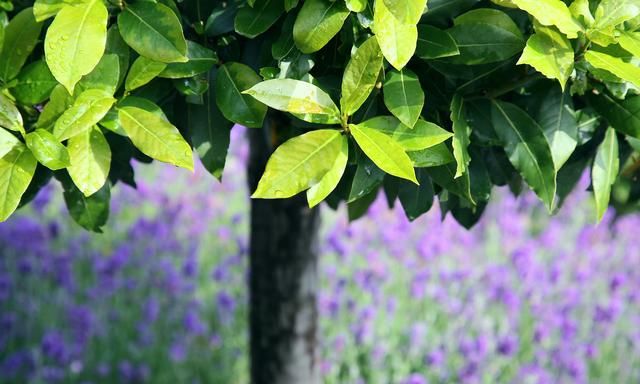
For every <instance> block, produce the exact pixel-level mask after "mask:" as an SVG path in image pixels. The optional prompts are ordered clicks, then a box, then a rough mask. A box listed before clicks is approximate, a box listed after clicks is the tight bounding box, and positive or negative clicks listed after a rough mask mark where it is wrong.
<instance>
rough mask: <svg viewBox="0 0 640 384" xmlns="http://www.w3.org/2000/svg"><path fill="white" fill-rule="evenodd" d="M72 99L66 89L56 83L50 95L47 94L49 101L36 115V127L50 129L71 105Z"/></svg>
mask: <svg viewBox="0 0 640 384" xmlns="http://www.w3.org/2000/svg"><path fill="white" fill-rule="evenodd" d="M72 103H73V99H72V97H71V95H69V92H67V89H66V88H65V87H64V86H62V85H61V84H58V85H57V86H56V87H55V88H54V89H53V91H52V92H51V95H50V96H49V102H48V103H47V104H46V105H45V106H44V109H43V110H42V112H41V113H40V116H38V121H37V122H36V127H37V128H43V129H46V130H49V131H51V130H52V128H53V125H54V124H55V123H56V120H58V118H59V117H60V116H61V115H62V114H63V113H64V112H65V111H66V110H67V109H68V108H69V107H70V106H71V104H72Z"/></svg>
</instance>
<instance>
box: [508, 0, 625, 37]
mask: <svg viewBox="0 0 640 384" xmlns="http://www.w3.org/2000/svg"><path fill="white" fill-rule="evenodd" d="M616 1H617V0H616ZM511 2H512V3H513V4H515V5H516V6H518V8H520V9H522V10H523V11H526V12H528V13H529V14H531V15H532V16H533V17H535V18H536V20H538V22H539V23H540V24H542V25H546V26H555V27H557V28H558V29H559V30H560V32H562V33H564V34H565V35H567V37H568V38H570V39H575V38H577V37H578V32H581V31H582V27H581V26H580V24H578V23H577V22H576V20H575V19H574V18H573V16H572V15H571V11H569V7H567V5H566V4H565V3H563V2H562V1H561V0H511Z"/></svg>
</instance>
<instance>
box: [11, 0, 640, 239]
mask: <svg viewBox="0 0 640 384" xmlns="http://www.w3.org/2000/svg"><path fill="white" fill-rule="evenodd" d="M639 113H640V0H573V1H562V0H492V1H489V0H428V1H427V0H334V1H332V0H306V1H298V0H224V1H217V0H216V1H214V0H183V1H181V2H175V1H174V0H132V1H128V2H125V1H122V0H109V1H104V0H36V1H34V2H28V1H27V2H19V3H17V4H16V5H15V6H11V7H8V8H7V7H5V9H4V10H3V11H0V221H4V220H6V219H7V218H8V217H9V216H10V215H11V214H12V212H13V211H14V210H15V209H16V208H17V207H19V206H20V205H23V204H26V203H28V201H29V200H30V199H31V198H33V196H35V194H36V193H37V191H38V189H39V188H41V187H42V186H44V185H46V184H47V183H48V182H49V180H50V179H51V178H55V179H57V180H59V181H60V182H61V183H62V185H63V187H64V191H65V200H66V201H67V204H68V207H69V211H70V213H71V215H72V216H73V217H74V218H75V219H76V221H77V222H78V223H80V224H81V225H82V226H83V227H85V228H87V229H90V230H95V231H99V230H100V227H101V226H102V225H104V223H105V221H106V219H107V217H108V211H109V197H110V193H109V189H110V188H111V186H112V185H114V184H115V183H117V182H124V183H127V184H130V185H132V186H135V179H134V170H133V167H132V165H131V163H132V161H140V162H148V161H151V160H157V161H162V162H166V163H170V164H173V165H175V166H179V167H183V168H186V169H189V170H192V169H193V167H194V163H193V157H194V156H193V153H194V152H195V153H196V154H197V155H198V157H199V158H200V160H201V162H202V163H203V165H204V166H205V167H206V168H207V169H208V170H209V171H210V172H211V174H213V175H214V176H215V177H217V178H221V177H222V174H223V170H224V164H225V158H226V153H227V149H228V146H229V141H230V131H231V129H232V126H233V125H234V124H241V125H244V126H247V127H249V128H251V129H264V130H267V129H268V130H272V131H270V132H265V137H270V138H273V144H274V146H275V147H276V149H275V151H274V153H273V155H272V156H271V158H270V160H269V162H268V164H267V167H266V170H265V172H264V175H263V176H262V179H261V180H260V183H259V185H258V187H257V189H256V191H255V192H254V193H253V197H254V198H287V197H291V196H294V195H296V194H298V193H301V192H305V193H306V195H307V199H308V201H309V205H310V206H315V205H317V204H319V203H320V202H322V201H326V202H327V203H328V204H329V205H330V206H331V207H334V208H335V207H338V206H339V205H340V204H341V203H343V202H344V203H346V204H347V205H348V208H349V209H348V212H349V217H350V218H351V219H356V218H358V217H360V216H362V215H364V214H365V213H366V211H367V208H368V206H369V205H370V204H371V203H372V202H373V200H374V199H375V197H376V196H377V195H378V193H379V191H380V190H383V191H384V193H385V194H386V197H387V199H388V201H389V204H390V205H393V204H395V202H396V201H399V202H400V204H402V207H403V208H404V210H405V212H406V213H407V216H408V217H409V218H410V219H411V220H413V219H415V218H417V217H418V216H420V215H421V214H423V213H425V212H427V211H428V210H429V209H430V208H431V206H432V204H433V201H434V197H435V196H438V197H439V199H438V201H439V203H440V205H441V208H442V209H443V212H445V213H447V212H450V213H451V214H452V215H453V216H454V217H455V218H456V219H457V220H458V221H459V222H461V223H462V224H463V225H465V226H471V225H473V224H474V223H475V222H477V220H478V219H479V218H480V216H481V214H482V211H483V209H484V207H485V206H486V204H487V202H488V201H489V200H490V197H491V190H492V188H493V186H509V187H510V188H511V190H512V191H513V192H514V193H515V194H518V193H520V192H521V191H522V190H523V187H524V186H528V187H529V188H531V189H532V190H533V191H534V192H535V193H536V195H537V196H538V197H539V198H540V200H541V201H542V202H543V203H544V205H545V206H546V207H547V209H548V210H549V211H550V212H554V211H555V210H557V209H558V208H559V207H560V206H561V205H562V202H563V201H564V199H565V198H566V196H567V195H568V194H569V193H570V192H571V190H572V189H573V188H574V187H575V185H576V184H577V182H578V180H579V178H580V177H581V176H582V174H583V173H584V172H585V170H587V169H590V173H591V178H592V189H593V194H594V199H595V202H596V214H597V217H598V218H601V217H602V216H603V214H604V212H605V210H606V209H607V207H608V206H609V205H610V204H611V203H613V204H614V205H615V206H616V207H617V208H618V210H619V212H630V211H633V210H635V208H636V207H637V206H638V201H639V199H640V188H639V187H638V186H637V185H638V183H636V176H637V173H638V170H640V166H639V165H638V164H640V160H639V157H638V152H639V151H640V141H639V140H640V115H639ZM275 114H280V115H281V116H280V117H282V116H284V117H285V118H286V119H285V120H286V121H287V122H288V124H286V125H285V126H282V125H273V124H265V120H266V119H271V118H273V117H274V115H275ZM274 127H275V128H274Z"/></svg>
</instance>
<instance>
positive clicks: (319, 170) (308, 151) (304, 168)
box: [252, 129, 344, 199]
mask: <svg viewBox="0 0 640 384" xmlns="http://www.w3.org/2000/svg"><path fill="white" fill-rule="evenodd" d="M343 143H344V138H343V136H342V134H341V133H340V132H339V131H337V130H330V129H321V130H317V131H311V132H308V133H305V134H303V135H300V136H297V137H294V138H293V139H290V140H288V141H286V142H285V143H284V144H282V145H280V146H279V147H278V148H276V150H275V152H274V153H273V154H272V155H271V157H270V158H269V161H268V162H267V167H266V169H265V171H264V174H263V175H262V178H261V179H260V182H259V183H258V188H257V189H256V191H255V192H254V193H253V195H252V197H254V198H261V199H280V198H287V197H291V196H294V195H296V194H298V193H300V192H302V191H304V190H307V189H309V188H311V187H312V186H314V185H316V184H318V183H319V182H321V180H322V178H323V177H324V176H325V175H326V174H327V172H329V171H330V170H331V169H332V168H333V167H334V164H335V162H336V159H337V158H338V157H339V156H343V154H342V151H343V145H344V144H343ZM318 192H319V191H318Z"/></svg>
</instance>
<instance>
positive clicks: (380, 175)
mask: <svg viewBox="0 0 640 384" xmlns="http://www.w3.org/2000/svg"><path fill="white" fill-rule="evenodd" d="M357 154H358V155H357V159H356V161H357V163H356V165H357V166H356V172H355V174H354V175H353V182H352V183H351V188H350V190H349V197H348V199H347V203H352V202H354V201H356V200H358V199H360V198H363V197H364V196H367V195H368V194H369V193H371V192H372V191H373V190H374V189H376V188H378V186H380V184H382V182H383V181H384V177H385V175H386V173H384V171H383V170H381V169H380V168H378V166H377V165H375V164H374V163H373V161H371V159H369V158H368V157H367V155H365V154H364V153H363V152H362V151H358V152H357Z"/></svg>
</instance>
